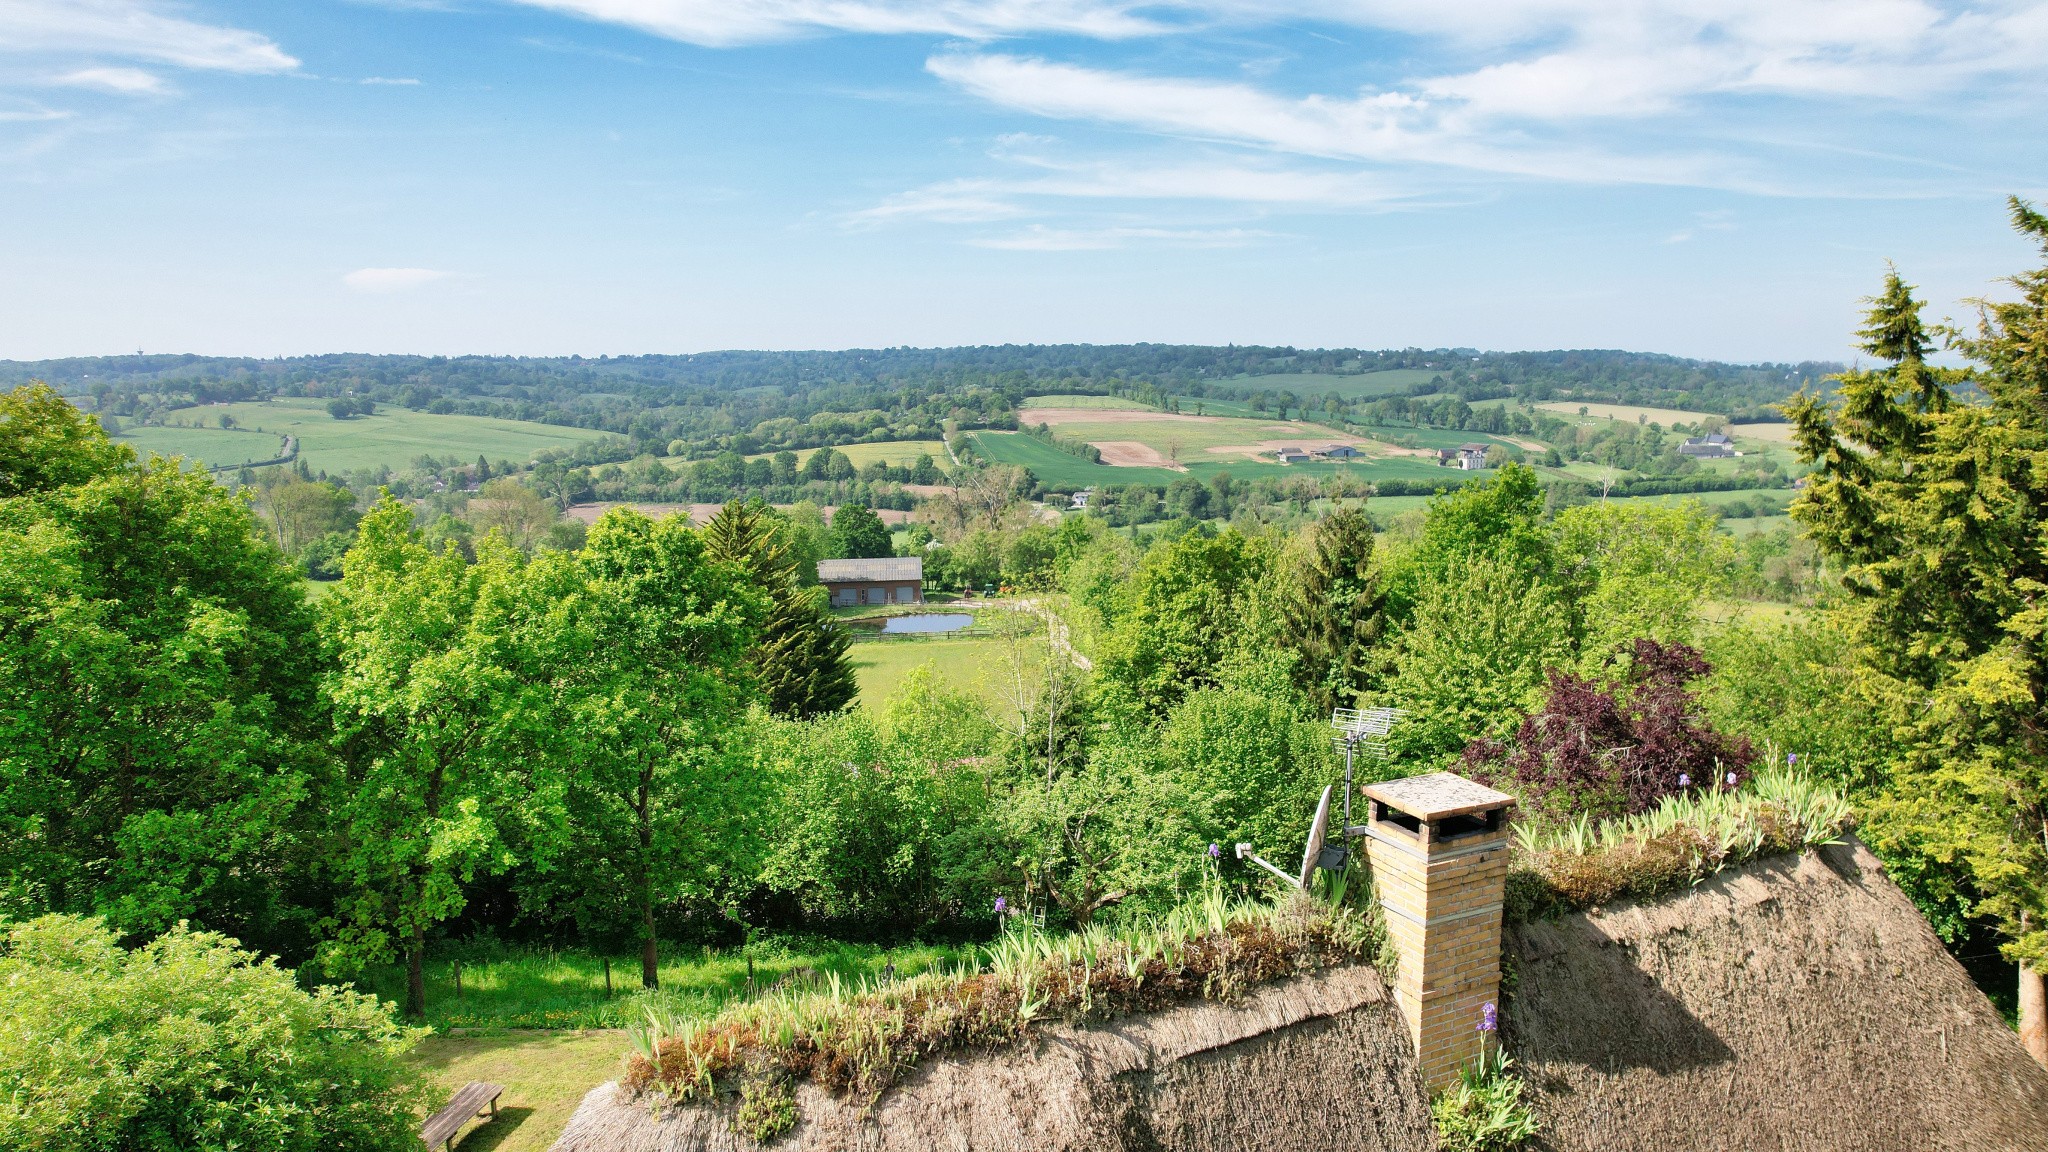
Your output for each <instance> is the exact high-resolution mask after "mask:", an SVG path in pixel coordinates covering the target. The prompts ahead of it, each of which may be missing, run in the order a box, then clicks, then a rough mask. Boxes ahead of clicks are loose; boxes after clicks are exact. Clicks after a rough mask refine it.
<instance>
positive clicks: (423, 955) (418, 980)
mask: <svg viewBox="0 0 2048 1152" xmlns="http://www.w3.org/2000/svg"><path fill="white" fill-rule="evenodd" d="M405 1015H406V1018H407V1019H411V1020H424V1019H426V1015H427V930H426V929H425V928H415V929H413V931H412V938H411V939H410V940H408V941H406V945H405Z"/></svg>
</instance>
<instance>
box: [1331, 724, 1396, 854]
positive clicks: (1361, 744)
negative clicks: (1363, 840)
mask: <svg viewBox="0 0 2048 1152" xmlns="http://www.w3.org/2000/svg"><path fill="white" fill-rule="evenodd" d="M1406 715H1408V712H1407V710H1406V709H1403V708H1339V709H1337V710H1336V711H1334V712H1332V713H1331V714H1330V727H1332V728H1335V729H1336V730H1337V735H1336V736H1334V737H1332V739H1333V740H1334V741H1335V742H1336V743H1337V745H1338V746H1339V747H1341V748H1343V749H1344V835H1346V836H1358V835H1362V834H1363V833H1364V832H1365V829H1364V828H1361V827H1358V826H1355V825H1353V824H1352V823H1351V778H1352V774H1353V773H1352V758H1353V757H1354V756H1355V755H1356V754H1357V753H1358V750H1359V749H1361V748H1362V749H1364V750H1365V754H1366V755H1368V756H1371V757H1372V758H1373V759H1375V760H1379V761H1385V760H1386V759H1387V733H1388V732H1391V731H1393V728H1394V722H1395V721H1396V720H1399V719H1401V718H1402V717H1403V716H1406Z"/></svg>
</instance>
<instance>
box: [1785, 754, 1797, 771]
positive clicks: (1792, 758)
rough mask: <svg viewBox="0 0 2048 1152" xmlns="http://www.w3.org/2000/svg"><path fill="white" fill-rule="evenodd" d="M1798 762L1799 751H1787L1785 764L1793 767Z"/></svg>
mask: <svg viewBox="0 0 2048 1152" xmlns="http://www.w3.org/2000/svg"><path fill="white" fill-rule="evenodd" d="M1797 763H1799V753H1797V752H1787V753H1785V766H1786V767H1787V768H1790V767H1791V766H1792V765H1794V764H1797Z"/></svg>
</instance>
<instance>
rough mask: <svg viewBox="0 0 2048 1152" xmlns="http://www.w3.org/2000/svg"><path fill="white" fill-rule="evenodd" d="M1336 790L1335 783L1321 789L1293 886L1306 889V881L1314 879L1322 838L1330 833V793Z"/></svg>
mask: <svg viewBox="0 0 2048 1152" xmlns="http://www.w3.org/2000/svg"><path fill="white" fill-rule="evenodd" d="M1336 790H1337V786H1336V785H1335V784H1332V785H1330V786H1329V787H1326V788H1324V789H1323V799H1322V801H1321V802H1320V803H1318V804H1317V805H1316V818H1315V821H1314V822H1313V823H1311V824H1310V825H1309V826H1308V848H1307V849H1306V850H1305V851H1303V852H1302V854H1301V879H1300V880H1299V881H1297V882H1296V883H1295V885H1294V886H1295V887H1297V888H1299V889H1301V890H1302V891H1304V892H1306V891H1308V882H1309V881H1310V880H1313V879H1315V875H1316V864H1317V863H1319V862H1320V861H1321V860H1322V858H1323V840H1324V838H1325V837H1327V836H1328V835H1329V834H1330V793H1332V792H1334V791H1336Z"/></svg>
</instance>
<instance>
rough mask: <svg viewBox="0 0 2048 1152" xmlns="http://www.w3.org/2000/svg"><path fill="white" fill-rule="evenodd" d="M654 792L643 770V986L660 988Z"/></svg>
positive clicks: (648, 773) (649, 774)
mask: <svg viewBox="0 0 2048 1152" xmlns="http://www.w3.org/2000/svg"><path fill="white" fill-rule="evenodd" d="M653 791H654V779H653V772H652V771H651V770H648V769H642V770H641V773H640V797H639V799H640V806H639V807H640V810H639V812H638V813H637V815H638V816H639V818H640V986H641V987H642V988H659V987H660V986H661V977H660V975H659V974H657V972H656V971H655V968H656V964H657V962H658V961H659V959H660V956H659V954H658V951H657V949H656V948H655V944H654V815H653V811H652V807H653V796H652V795H651V793H652V792H653Z"/></svg>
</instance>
